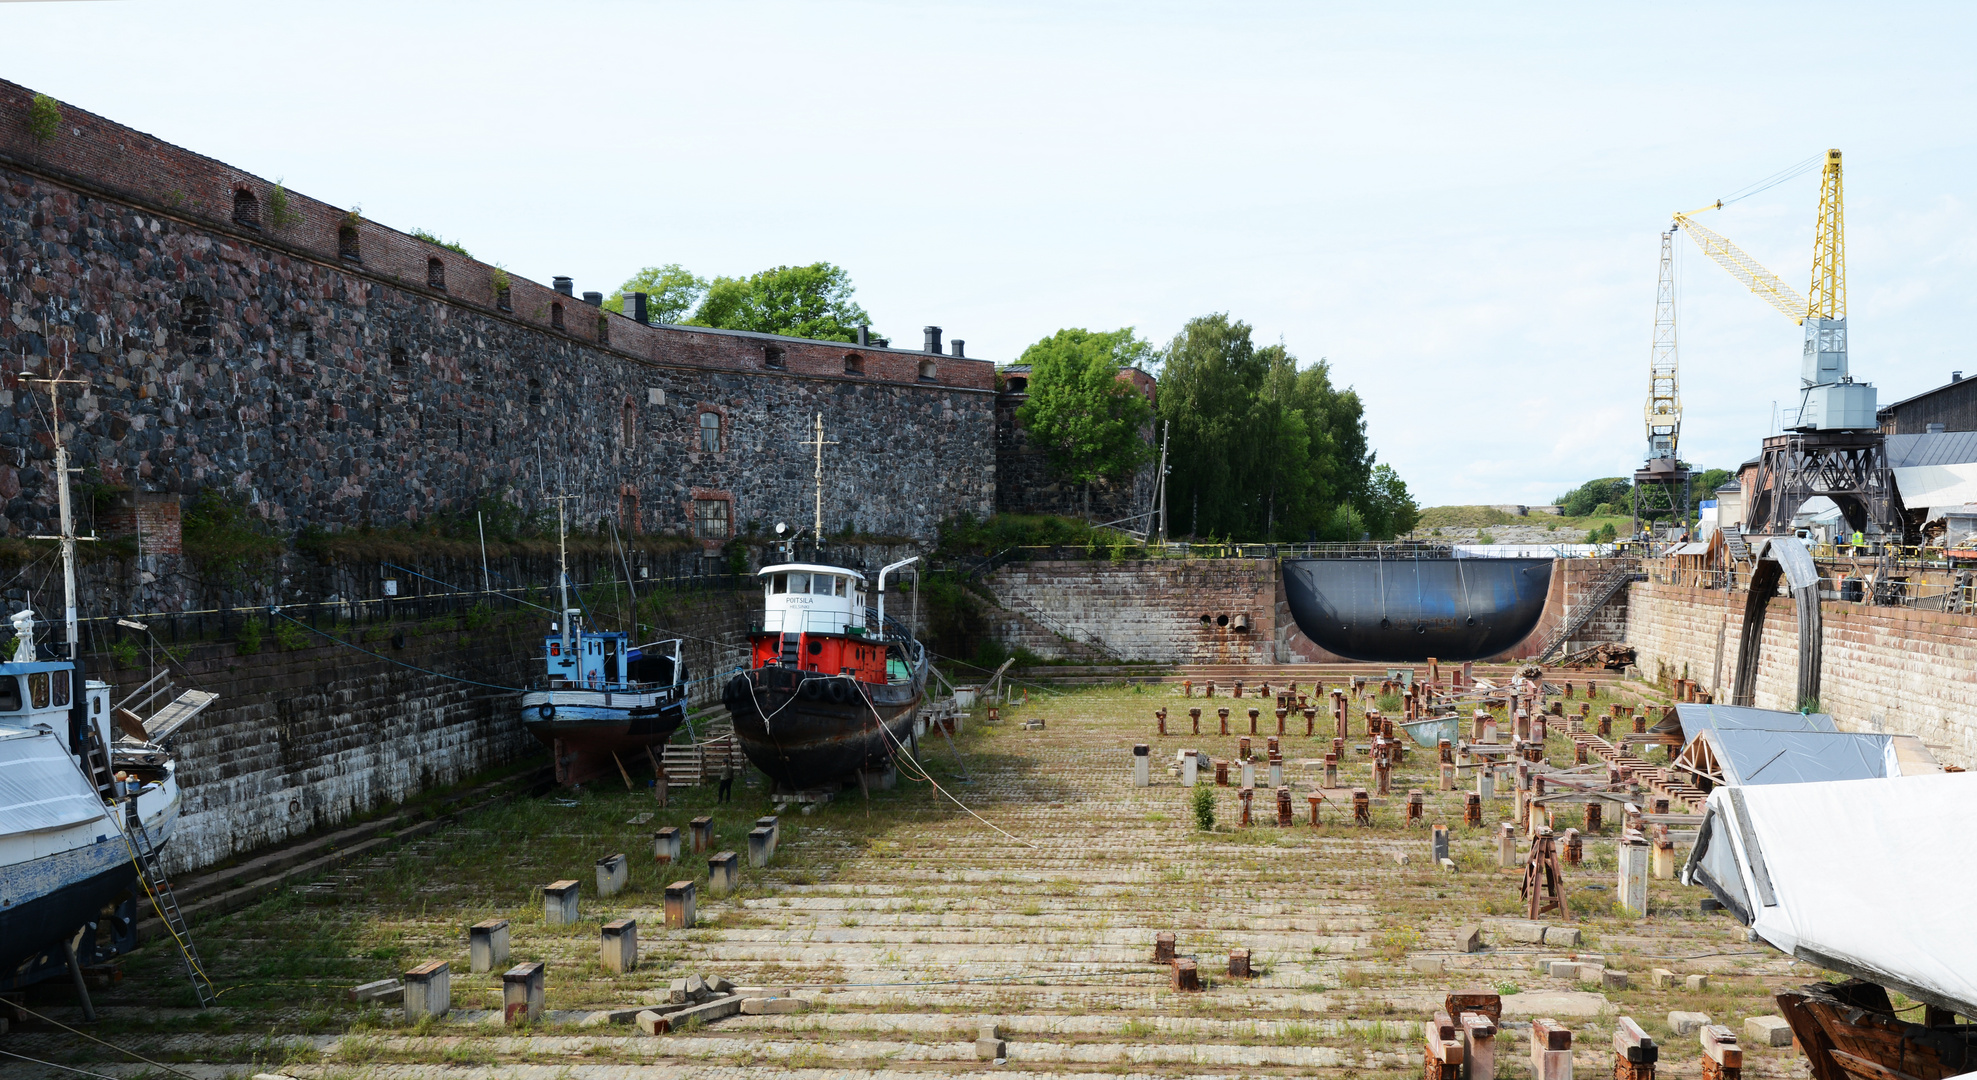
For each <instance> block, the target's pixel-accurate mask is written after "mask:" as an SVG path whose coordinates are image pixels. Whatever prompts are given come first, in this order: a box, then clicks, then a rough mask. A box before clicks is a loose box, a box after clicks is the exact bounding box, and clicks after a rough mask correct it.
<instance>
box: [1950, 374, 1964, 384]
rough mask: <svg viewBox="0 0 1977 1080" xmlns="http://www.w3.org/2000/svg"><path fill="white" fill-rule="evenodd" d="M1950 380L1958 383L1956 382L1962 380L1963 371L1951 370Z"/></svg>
mask: <svg viewBox="0 0 1977 1080" xmlns="http://www.w3.org/2000/svg"><path fill="white" fill-rule="evenodd" d="M1950 381H1951V382H1953V383H1958V382H1962V381H1963V372H1961V371H1952V372H1950Z"/></svg>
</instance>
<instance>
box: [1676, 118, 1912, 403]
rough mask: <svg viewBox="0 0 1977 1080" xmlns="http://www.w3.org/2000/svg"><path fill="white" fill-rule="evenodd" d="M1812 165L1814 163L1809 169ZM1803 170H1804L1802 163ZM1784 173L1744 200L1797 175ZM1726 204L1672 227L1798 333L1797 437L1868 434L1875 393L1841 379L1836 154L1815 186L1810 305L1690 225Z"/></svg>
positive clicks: (1842, 281) (1843, 350) (1841, 222)
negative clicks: (1801, 344) (1800, 330)
mask: <svg viewBox="0 0 1977 1080" xmlns="http://www.w3.org/2000/svg"><path fill="white" fill-rule="evenodd" d="M1817 160H1818V159H1814V161H1815V162H1816V161H1817ZM1807 164H1808V165H1810V164H1811V163H1807ZM1799 172H1800V170H1799V169H1797V168H1795V169H1792V170H1787V172H1786V173H1783V174H1780V176H1779V177H1778V178H1774V179H1773V180H1771V181H1768V182H1767V183H1765V184H1764V185H1762V186H1761V187H1758V188H1757V189H1755V190H1753V191H1752V192H1750V193H1749V194H1755V193H1756V191H1761V190H1763V188H1764V187H1769V186H1771V185H1772V184H1775V183H1779V182H1782V181H1783V180H1785V179H1790V178H1791V177H1792V176H1795V175H1798V174H1799ZM1742 197H1745V196H1736V197H1733V198H1731V199H1727V200H1724V199H1719V200H1717V201H1716V202H1713V203H1711V204H1709V205H1708V206H1704V207H1700V208H1698V209H1695V210H1690V211H1688V212H1687V213H1681V214H1676V215H1675V227H1676V228H1678V229H1681V230H1682V231H1683V232H1685V233H1688V234H1689V239H1691V240H1694V241H1695V242H1696V246H1697V247H1699V248H1701V249H1702V253H1703V254H1704V255H1707V256H1709V258H1710V259H1711V261H1713V262H1715V263H1716V264H1717V265H1718V266H1721V267H1722V268H1723V269H1725V270H1727V271H1729V272H1730V276H1731V277H1734V278H1736V279H1737V280H1738V281H1740V282H1743V284H1744V287H1745V288H1748V289H1749V290H1750V291H1752V292H1754V293H1756V294H1757V295H1758V297H1759V299H1762V300H1763V301H1764V302H1765V303H1767V304H1770V305H1771V306H1772V307H1774V308H1776V309H1777V310H1778V311H1779V312H1780V313H1782V314H1783V315H1785V317H1787V318H1789V319H1791V320H1792V321H1793V322H1796V323H1799V324H1800V325H1802V326H1804V327H1805V347H1804V352H1803V359H1802V361H1801V363H1800V367H1799V391H1800V396H1799V410H1798V418H1797V420H1796V422H1795V423H1794V424H1793V425H1792V427H1793V429H1794V430H1797V431H1836V430H1837V431H1846V430H1853V431H1861V430H1867V429H1870V428H1873V427H1874V426H1875V419H1874V405H1875V402H1874V387H1873V386H1872V385H1871V384H1868V383H1857V382H1854V381H1853V377H1852V376H1851V375H1850V374H1848V372H1847V265H1846V229H1845V213H1844V197H1843V190H1842V186H1841V176H1840V152H1839V151H1838V150H1828V151H1826V155H1825V167H1824V169H1823V170H1822V171H1821V174H1820V180H1819V226H1818V229H1817V231H1816V233H1815V235H1814V236H1813V240H1812V290H1811V291H1812V299H1810V300H1807V299H1806V298H1805V297H1804V296H1801V295H1800V294H1799V292H1798V290H1797V289H1794V288H1792V287H1791V286H1790V285H1788V284H1786V283H1785V280H1784V279H1783V278H1780V277H1779V276H1778V275H1776V274H1774V273H1772V272H1771V271H1769V270H1767V269H1765V268H1764V265H1763V264H1762V263H1759V262H1758V261H1757V260H1756V259H1753V258H1751V257H1750V256H1749V255H1747V254H1745V253H1744V251H1743V249H1741V248H1739V247H1737V245H1735V244H1733V243H1731V242H1730V241H1729V240H1728V239H1726V238H1725V237H1723V236H1722V235H1721V234H1719V233H1716V232H1714V231H1712V230H1710V229H1709V228H1707V227H1705V226H1703V225H1701V224H1699V223H1697V221H1696V220H1695V215H1697V214H1700V213H1703V212H1704V211H1708V210H1716V209H1719V208H1721V207H1723V206H1724V205H1726V204H1727V203H1729V202H1735V201H1736V199H1737V198H1742Z"/></svg>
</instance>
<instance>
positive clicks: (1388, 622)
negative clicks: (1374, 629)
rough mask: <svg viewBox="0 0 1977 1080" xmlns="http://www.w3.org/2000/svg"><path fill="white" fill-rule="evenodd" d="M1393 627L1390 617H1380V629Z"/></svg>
mask: <svg viewBox="0 0 1977 1080" xmlns="http://www.w3.org/2000/svg"><path fill="white" fill-rule="evenodd" d="M1393 628H1394V624H1393V620H1392V619H1381V620H1380V629H1382V630H1392V629H1393Z"/></svg>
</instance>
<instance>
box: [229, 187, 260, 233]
mask: <svg viewBox="0 0 1977 1080" xmlns="http://www.w3.org/2000/svg"><path fill="white" fill-rule="evenodd" d="M233 223H234V224H235V225H245V226H247V227H248V228H250V229H258V228H260V227H261V201H260V200H259V199H256V198H255V197H254V193H253V192H251V191H249V190H247V189H246V188H235V189H234V192H233Z"/></svg>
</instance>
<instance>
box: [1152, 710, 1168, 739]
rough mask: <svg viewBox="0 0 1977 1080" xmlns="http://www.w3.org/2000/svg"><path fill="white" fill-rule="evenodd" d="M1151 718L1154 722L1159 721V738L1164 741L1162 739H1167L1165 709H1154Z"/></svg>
mask: <svg viewBox="0 0 1977 1080" xmlns="http://www.w3.org/2000/svg"><path fill="white" fill-rule="evenodd" d="M1153 718H1154V719H1155V720H1157V721H1159V723H1160V737H1161V738H1163V739H1164V738H1166V737H1167V710H1166V709H1155V710H1154V711H1153Z"/></svg>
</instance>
